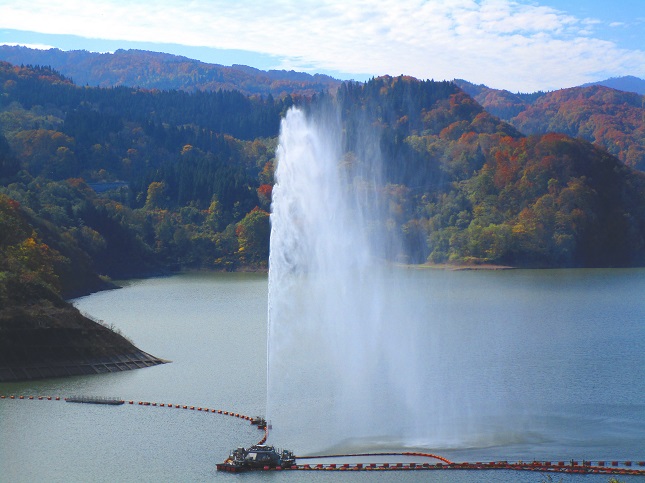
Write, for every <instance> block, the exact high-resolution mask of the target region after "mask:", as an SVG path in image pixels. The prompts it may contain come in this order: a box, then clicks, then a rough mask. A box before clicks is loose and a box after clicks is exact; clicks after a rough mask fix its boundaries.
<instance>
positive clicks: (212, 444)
mask: <svg viewBox="0 0 645 483" xmlns="http://www.w3.org/2000/svg"><path fill="white" fill-rule="evenodd" d="M402 277H403V280H404V282H402V281H401V280H398V281H397V283H396V284H395V285H396V286H395V287H393V288H392V290H393V291H397V290H398V291H399V293H398V295H397V296H395V297H393V300H397V299H398V300H400V303H402V304H403V303H415V302H414V301H415V300H421V299H424V300H428V299H431V300H432V303H431V304H430V306H431V308H432V311H433V315H432V316H431V317H430V316H428V317H423V316H422V317H419V319H418V321H417V322H415V323H417V324H421V325H423V326H422V327H420V328H419V332H418V334H421V335H422V336H423V337H424V338H426V340H427V341H428V347H429V348H430V349H433V348H434V349H435V350H436V351H440V350H444V353H445V354H447V359H448V362H449V363H447V362H446V363H444V365H443V366H441V367H440V369H441V373H442V374H448V375H449V377H450V378H453V379H458V380H461V381H466V382H470V384H466V383H464V384H461V385H459V387H458V390H457V396H458V397H457V398H456V399H454V395H453V402H452V404H457V405H458V404H460V401H461V403H462V404H464V412H466V413H468V412H470V413H471V414H472V413H477V412H478V411H482V408H484V407H487V408H489V406H491V405H492V406H495V405H496V406H498V407H501V408H503V411H501V412H500V418H499V420H497V421H495V420H492V419H489V420H488V421H487V424H488V425H489V426H490V425H497V426H498V427H496V428H493V429H491V428H490V427H487V428H484V429H485V431H484V433H485V435H486V437H482V438H478V437H477V436H476V435H472V434H470V435H460V436H458V437H453V438H452V439H450V440H449V441H448V440H445V439H441V440H439V441H438V442H435V443H434V444H436V446H432V447H427V446H422V447H424V448H425V449H427V450H430V451H431V452H435V453H438V454H441V455H443V456H445V457H448V458H450V459H452V460H455V461H481V460H483V461H488V460H491V461H492V460H500V459H507V460H519V459H521V460H525V461H526V460H532V459H534V458H537V459H549V460H565V461H566V460H569V459H571V458H576V459H583V458H584V459H592V460H598V459H604V460H612V459H617V460H643V459H645V396H644V395H645V303H644V302H643V294H644V293H645V270H640V269H638V270H550V271H535V270H532V271H524V270H513V271H501V272H483V271H482V272H443V271H434V270H432V271H430V270H427V271H426V270H422V271H406V272H404V273H403V275H402ZM267 293H268V292H267V277H266V275H262V274H214V273H191V274H182V275H177V276H172V277H166V278H154V279H148V280H141V281H133V282H127V283H125V284H124V288H122V289H120V290H113V291H109V292H102V293H97V294H94V295H91V296H88V297H84V298H80V299H77V300H75V301H74V302H75V305H76V306H77V307H78V308H79V309H80V310H81V311H83V312H85V313H88V314H90V315H91V316H92V317H94V318H95V319H100V320H103V321H104V322H106V323H109V324H114V326H115V327H116V328H118V329H119V330H121V331H122V332H123V333H124V334H126V335H127V336H128V337H129V338H130V339H132V340H133V342H134V343H135V344H136V345H137V346H138V347H140V348H141V349H143V350H145V351H147V352H150V353H151V354H154V355H156V356H158V357H162V358H165V359H169V360H172V361H173V362H172V363H170V364H165V365H162V366H158V367H154V368H148V369H143V370H138V371H130V372H124V373H118V374H109V375H97V376H88V377H77V378H69V379H52V380H46V381H36V382H28V383H14V384H0V394H5V395H8V394H16V395H19V394H26V395H29V394H33V395H45V396H47V395H52V396H67V395H72V394H87V395H97V396H118V397H121V398H123V399H125V400H135V401H151V402H157V403H162V402H163V403H165V404H168V403H172V404H181V405H184V404H186V405H194V406H195V407H198V406H201V407H208V408H218V409H225V410H233V411H235V412H239V413H242V414H247V415H251V416H254V415H263V414H265V411H266V400H267V394H266V391H267V383H266V357H267V356H266V344H267V340H266V318H267ZM423 320H426V322H425V324H424V323H423V322H422V321H423ZM439 321H442V322H439ZM442 347H443V349H442ZM446 347H448V349H449V350H447V351H446ZM303 357H306V354H303ZM437 364H439V362H437ZM294 366H295V367H297V366H298V361H294ZM434 382H437V381H434ZM439 382H442V381H441V380H440V381H439ZM475 382H477V383H475ZM421 383H423V381H421ZM469 387H470V388H473V389H472V391H470V390H469ZM482 387H483V389H482ZM475 388H477V389H476V390H475ZM481 395H487V396H486V397H490V401H491V402H490V404H482V403H481V401H479V402H477V401H475V400H474V399H475V398H476V397H477V398H479V397H482V396H481ZM292 396H293V399H292V400H290V401H285V404H287V405H292V406H293V407H295V406H297V405H298V401H299V400H301V401H305V400H306V398H307V395H306V394H299V392H298V388H297V387H296V388H293V390H292ZM436 397H437V398H438V399H437V404H439V403H440V401H439V398H441V393H440V392H439V393H438V395H437V396H436ZM475 415H476V414H475ZM505 415H507V416H508V418H507V419H506V420H505V418H504V416H505ZM324 417H330V416H329V415H327V416H324ZM375 424H378V421H375ZM332 427H333V425H332ZM464 427H466V426H464ZM476 429H477V431H482V428H481V427H477V428H476ZM276 431H277V428H276ZM333 431H335V433H332V434H324V435H322V434H320V435H317V434H316V432H315V431H311V430H310V429H309V428H307V427H303V428H302V431H301V432H300V433H299V434H298V435H297V437H296V438H295V440H293V441H289V442H288V443H287V442H284V443H283V442H282V441H277V443H280V444H284V446H286V447H289V448H290V449H292V450H294V451H295V452H296V454H298V453H300V452H301V451H302V450H303V449H302V448H304V447H307V442H308V441H312V440H313V441H315V440H316V438H317V436H320V438H321V439H333V437H334V436H335V435H336V434H337V433H336V432H337V431H338V429H333ZM261 436H262V434H261V432H260V431H258V430H257V429H255V428H254V427H252V426H250V425H249V424H248V423H246V422H245V423H242V421H240V420H238V419H236V418H230V417H225V416H218V415H213V414H205V413H203V412H197V411H189V410H187V411H185V410H182V409H174V408H173V409H168V408H161V407H150V406H148V407H145V406H139V405H136V404H135V405H133V406H131V405H128V404H126V405H123V406H114V407H110V406H98V405H96V406H95V405H87V404H83V405H81V404H69V403H64V402H60V401H59V402H56V401H38V400H33V401H28V400H25V401H9V400H1V401H0V481H2V482H4V481H19V482H22V481H24V482H31V481H61V482H63V481H65V482H86V481H137V482H138V481H157V482H158V481H169V482H174V481H177V482H179V481H212V480H222V481H223V480H225V479H228V480H231V479H233V478H240V479H244V480H245V481H255V480H262V481H283V480H284V481H287V480H288V481H301V480H302V479H303V473H281V474H276V473H267V474H252V475H237V476H234V475H228V474H220V473H218V472H217V471H216V470H215V463H216V462H219V461H222V460H223V459H224V458H225V457H226V456H227V455H228V452H229V450H230V449H232V448H234V447H236V446H239V445H243V446H248V445H250V444H252V443H254V442H257V441H258V440H259V439H260V437H261ZM342 436H343V435H338V437H340V438H341V439H342ZM269 442H270V443H271V442H272V440H271V438H270V439H269ZM428 442H432V438H430V439H429V440H427V441H425V443H424V444H428ZM460 442H461V443H462V444H463V446H461V445H460V444H459V443H460ZM314 446H315V445H314ZM305 476H306V480H307V481H372V480H376V481H418V480H419V479H423V480H424V481H438V482H443V481H451V482H452V481H457V482H459V481H463V482H472V481H506V482H517V481H519V482H536V483H537V482H540V481H545V480H547V477H546V476H543V475H539V474H535V473H513V472H499V473H494V474H493V473H477V472H461V471H451V472H423V473H418V472H415V473H401V472H397V473H388V474H384V473H379V474H370V473H364V472H361V473H352V474H351V475H347V474H343V473H318V472H316V473H307V474H306V475H305ZM553 476H554V477H553V481H560V480H561V481H563V482H568V481H583V480H584V481H585V482H607V481H608V480H609V478H608V477H607V476H585V477H575V476H570V475H553ZM620 479H621V480H622V481H637V480H638V479H639V478H638V477H621V478H620Z"/></svg>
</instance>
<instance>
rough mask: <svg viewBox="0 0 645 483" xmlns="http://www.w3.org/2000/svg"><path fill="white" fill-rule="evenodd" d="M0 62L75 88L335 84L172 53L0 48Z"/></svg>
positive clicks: (253, 90) (274, 91)
mask: <svg viewBox="0 0 645 483" xmlns="http://www.w3.org/2000/svg"><path fill="white" fill-rule="evenodd" d="M0 60H4V61H6V62H9V63H11V64H15V65H41V66H49V67H52V68H53V69H56V70H57V71H58V72H61V73H62V74H63V75H65V76H66V77H69V78H72V79H73V80H74V82H75V83H76V84H77V85H81V86H82V85H89V86H92V87H117V86H125V87H139V88H142V89H159V90H184V91H188V92H195V91H218V90H220V89H221V90H225V91H232V90H235V91H239V92H241V93H242V94H244V95H249V96H250V95H262V96H268V95H272V96H274V97H284V96H286V95H289V94H292V95H306V96H311V95H313V94H315V93H318V92H321V91H327V90H330V89H334V88H336V87H338V85H340V81H339V80H337V79H334V78H332V77H329V76H326V75H322V74H315V75H310V74H306V73H303V72H294V71H285V70H270V71H262V70H259V69H255V68H252V67H248V66H244V65H232V66H223V65H218V64H208V63H205V62H200V61H197V60H193V59H189V58H187V57H182V56H178V55H171V54H165V53H161V52H149V51H145V50H117V51H116V52H114V53H105V54H100V53H96V52H88V51H85V50H71V51H62V50H59V49H49V50H39V49H30V48H28V47H20V46H8V45H1V46H0Z"/></svg>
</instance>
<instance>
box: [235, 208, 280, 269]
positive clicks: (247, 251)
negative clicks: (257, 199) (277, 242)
mask: <svg viewBox="0 0 645 483" xmlns="http://www.w3.org/2000/svg"><path fill="white" fill-rule="evenodd" d="M270 233H271V227H270V225H269V213H267V212H266V211H264V210H262V209H260V208H258V207H255V208H253V209H252V210H251V211H250V212H249V213H247V215H246V216H245V217H244V218H242V220H241V221H240V222H239V223H238V224H237V226H236V228H235V234H236V235H237V239H238V242H239V254H240V260H241V261H242V262H251V263H264V262H265V261H266V260H267V259H268V258H269V236H270Z"/></svg>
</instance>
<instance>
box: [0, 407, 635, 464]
mask: <svg viewBox="0 0 645 483" xmlns="http://www.w3.org/2000/svg"><path fill="white" fill-rule="evenodd" d="M0 400H14V401H68V402H91V403H95V404H96V403H98V404H112V405H121V404H125V403H126V401H124V400H121V399H118V398H104V397H88V396H70V397H60V396H33V395H14V394H11V395H5V394H0ZM127 403H128V405H130V406H135V405H137V406H142V407H144V406H147V407H159V408H169V409H171V408H175V409H187V410H192V411H198V412H202V413H206V414H218V415H224V416H231V417H234V418H237V419H242V420H246V421H249V422H250V423H251V424H252V425H254V426H257V427H258V429H260V430H262V431H263V433H264V435H263V437H262V439H261V440H260V441H259V442H258V443H257V444H256V445H254V446H252V447H251V448H255V451H265V452H275V453H276V454H277V455H278V459H276V460H275V461H274V463H272V464H270V465H264V466H257V465H256V466H252V467H247V466H245V465H244V464H239V461H238V462H234V461H233V460H231V459H230V457H229V459H228V460H226V461H225V462H224V463H220V464H218V465H217V469H218V470H222V471H230V472H239V471H247V470H262V471H276V470H300V471H412V470H415V471H417V470H516V471H540V472H547V473H573V474H603V475H638V476H645V469H643V468H645V460H641V461H633V460H598V461H596V460H594V461H590V460H584V459H583V460H581V461H576V460H570V461H568V462H565V461H557V462H552V461H530V462H525V461H515V462H509V461H491V462H486V463H485V462H475V463H470V462H462V463H456V462H453V461H450V460H449V459H447V458H444V457H442V456H439V455H436V454H432V453H422V452H409V451H408V452H401V453H353V454H334V455H318V456H294V455H293V453H291V452H290V451H287V450H282V453H278V452H277V451H275V450H274V448H273V447H272V446H267V445H265V443H266V441H267V439H268V437H269V427H270V425H268V424H267V422H266V420H265V419H264V418H262V417H260V416H256V417H251V416H246V415H244V414H241V413H236V412H234V411H225V410H222V409H209V408H205V407H195V406H190V405H186V404H172V403H168V402H166V403H156V402H149V401H134V400H129V401H127ZM238 450H239V448H238ZM236 451H237V450H236ZM285 455H288V457H286V456H285ZM361 456H365V457H379V456H389V457H392V456H406V457H410V456H416V457H420V458H430V459H434V460H437V462H436V463H434V462H423V463H420V462H406V463H400V462H396V463H394V462H383V463H343V464H339V463H329V464H322V463H318V464H297V463H296V461H297V460H307V459H325V458H349V457H351V458H358V457H361ZM281 462H284V464H280V463H281ZM234 463H235V464H234ZM635 467H638V468H635Z"/></svg>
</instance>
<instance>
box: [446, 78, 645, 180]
mask: <svg viewBox="0 0 645 483" xmlns="http://www.w3.org/2000/svg"><path fill="white" fill-rule="evenodd" d="M457 84H458V85H459V86H460V87H461V88H462V89H464V90H465V91H466V92H468V93H469V94H470V95H472V96H473V97H474V98H475V99H476V100H477V101H478V102H479V103H480V104H482V106H484V108H485V109H486V110H488V111H489V112H491V113H492V114H494V115H496V116H499V117H500V118H501V119H505V120H507V121H508V122H509V123H510V124H512V125H513V126H515V127H516V128H517V129H518V130H520V131H521V132H522V133H524V134H545V133H547V132H559V133H563V134H567V135H568V136H572V137H578V138H580V139H584V140H586V141H589V142H592V143H594V144H596V145H597V146H601V147H603V148H605V149H606V150H607V151H609V152H610V153H611V154H613V155H614V156H616V157H618V159H620V160H621V161H622V162H624V163H625V164H627V165H629V166H633V167H635V168H637V169H639V170H641V171H645V96H642V95H640V94H636V93H634V92H624V91H619V90H615V89H612V88H609V87H604V86H601V85H591V86H588V87H574V88H571V89H561V90H558V91H554V92H548V93H544V92H537V93H534V94H513V93H511V92H508V91H501V90H496V89H490V88H488V87H486V86H475V85H473V84H470V83H468V82H466V81H461V80H460V81H457Z"/></svg>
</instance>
